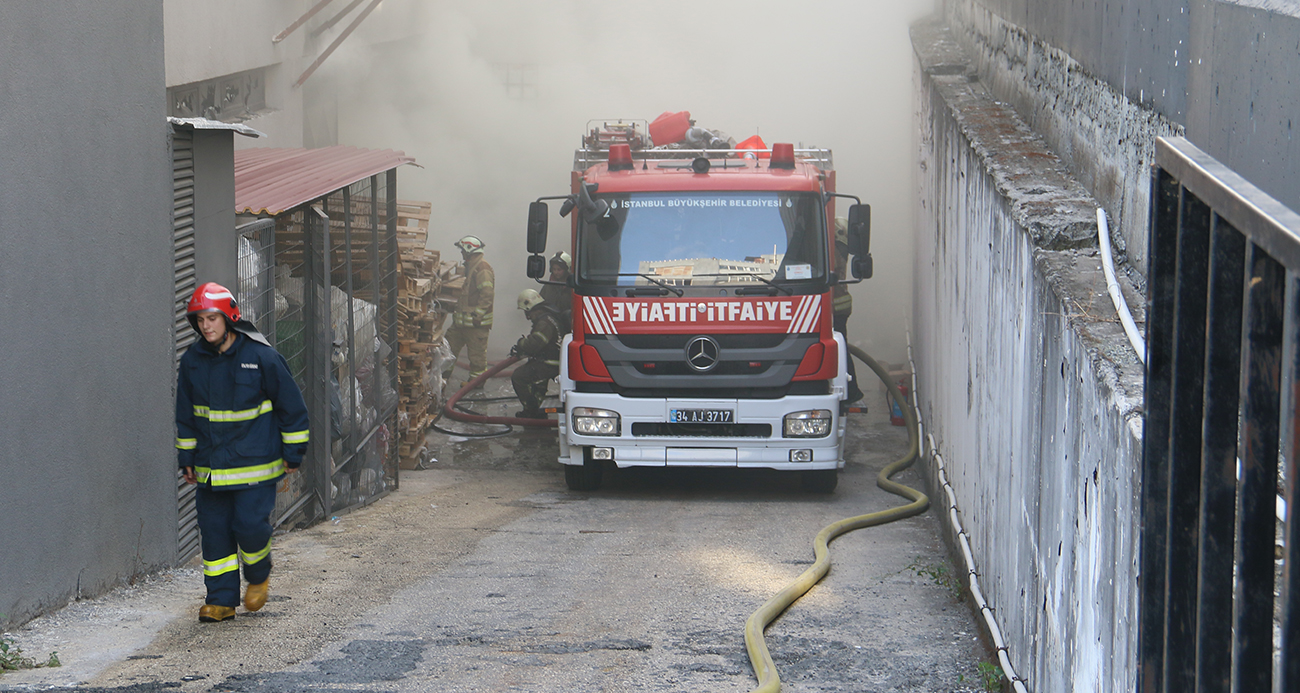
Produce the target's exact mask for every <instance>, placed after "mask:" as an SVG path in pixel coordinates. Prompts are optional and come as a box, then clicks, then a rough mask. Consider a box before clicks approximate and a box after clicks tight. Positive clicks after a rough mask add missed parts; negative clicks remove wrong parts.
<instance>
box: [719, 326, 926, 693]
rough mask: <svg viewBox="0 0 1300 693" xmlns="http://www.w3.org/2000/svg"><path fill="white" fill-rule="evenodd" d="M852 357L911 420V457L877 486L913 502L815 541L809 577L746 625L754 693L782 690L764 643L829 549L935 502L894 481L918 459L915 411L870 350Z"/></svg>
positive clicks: (837, 526) (834, 528) (821, 573)
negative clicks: (847, 535) (842, 539)
mask: <svg viewBox="0 0 1300 693" xmlns="http://www.w3.org/2000/svg"><path fill="white" fill-rule="evenodd" d="M849 353H850V354H852V355H853V356H856V357H857V358H858V360H859V361H862V362H863V363H865V364H867V365H868V366H870V367H871V370H873V371H875V372H876V375H877V376H879V377H880V380H881V382H883V383H885V388H886V389H887V390H889V395H890V396H891V397H893V398H894V401H895V402H897V403H898V406H899V408H900V409H902V410H903V416H904V417H905V419H906V421H907V440H908V449H907V454H906V455H904V456H903V457H901V458H899V460H898V461H897V462H894V463H892V464H890V465H889V466H887V467H885V468H884V469H882V470H880V474H879V475H877V476H876V485H877V486H879V487H880V488H882V489H884V490H886V491H888V492H890V493H892V494H894V495H898V496H902V497H904V498H909V499H911V501H912V502H911V503H908V504H907V505H900V506H898V507H896V508H890V509H888V510H881V511H880V512H874V513H868V514H866V515H858V516H857V517H846V518H844V519H843V520H840V521H838V522H832V523H831V524H829V525H826V526H825V527H823V528H822V531H820V532H818V533H817V537H816V538H814V539H813V554H814V555H815V556H816V559H817V560H815V561H813V564H812V566H811V567H809V568H808V569H807V570H805V571H803V574H802V575H800V576H799V577H797V578H795V579H794V581H793V582H791V583H790V584H788V585H786V586H785V587H784V588H783V589H782V590H781V591H780V592H777V593H776V596H774V597H772V598H771V599H769V600H767V603H766V604H764V605H763V606H761V607H759V609H758V611H755V612H754V613H753V614H751V615H750V617H749V619H748V620H746V621H745V648H746V649H747V650H749V663H750V665H752V666H753V667H754V674H755V675H756V676H757V677H758V688H755V689H754V690H753V692H752V693H777V691H780V690H781V677H780V676H779V675H778V674H777V673H776V665H775V664H774V663H773V662H772V655H771V654H769V653H768V651H767V642H766V641H765V640H764V639H763V630H764V629H766V628H767V626H768V624H770V623H771V622H772V621H774V620H776V617H777V616H780V615H781V612H783V611H785V610H786V609H787V608H788V607H789V606H790V605H791V604H793V603H794V602H795V601H796V600H798V599H799V597H802V596H803V595H804V594H806V593H807V592H808V590H810V589H812V588H813V585H816V584H817V583H818V582H819V581H820V580H821V579H822V578H823V577H825V576H826V572H827V571H828V570H830V567H831V563H830V559H829V553H830V552H829V549H828V548H827V545H828V544H830V541H831V540H832V539H834V538H835V537H838V536H839V535H841V534H844V533H845V532H851V531H853V530H855V529H862V528H863V527H874V526H876V525H883V524H886V523H888V522H893V521H895V520H901V519H903V518H906V517H912V516H913V515H920V514H921V513H923V512H925V510H926V508H929V507H930V499H929V497H927V496H926V495H925V494H924V493H921V492H920V491H917V490H916V489H914V488H910V487H908V486H904V485H902V484H900V483H898V482H896V481H892V480H890V478H889V477H891V476H893V475H895V474H897V473H898V472H900V471H902V470H904V469H907V468H908V467H910V466H911V465H912V463H913V462H915V461H916V458H917V455H918V451H919V441H918V435H917V430H916V429H917V426H916V414H915V413H914V412H913V411H912V408H911V407H909V406H908V405H907V402H906V401H904V400H903V395H902V393H901V392H899V390H898V386H897V385H896V384H894V383H891V382H889V373H888V371H886V370H885V369H884V368H882V367H881V365H880V364H879V363H877V362H876V360H875V359H873V358H871V356H870V355H868V354H867V352H865V351H863V350H861V349H859V348H857V347H855V346H850V347H849Z"/></svg>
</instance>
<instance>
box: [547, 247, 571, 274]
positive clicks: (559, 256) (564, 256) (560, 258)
mask: <svg viewBox="0 0 1300 693" xmlns="http://www.w3.org/2000/svg"><path fill="white" fill-rule="evenodd" d="M551 262H563V263H564V267H565V268H566V269H568V270H569V271H573V258H571V257H569V254H568V253H566V252H564V251H563V250H561V251H560V252H558V253H556V254H555V255H552V256H551Z"/></svg>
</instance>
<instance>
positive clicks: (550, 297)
mask: <svg viewBox="0 0 1300 693" xmlns="http://www.w3.org/2000/svg"><path fill="white" fill-rule="evenodd" d="M550 264H551V276H550V277H548V278H547V279H548V281H549V282H556V283H554V284H552V283H547V284H544V285H542V290H541V294H542V298H543V299H545V300H546V304H547V305H548V306H550V307H551V308H552V309H553V310H554V311H555V312H556V316H557V317H558V318H559V319H560V326H561V327H562V328H563V329H564V331H565V332H566V333H568V332H571V331H572V330H573V289H571V288H570V287H569V276H570V275H572V274H573V259H572V258H570V257H569V254H568V253H566V252H564V251H563V250H561V251H560V252H558V253H556V254H555V255H554V256H552V257H551V263H550Z"/></svg>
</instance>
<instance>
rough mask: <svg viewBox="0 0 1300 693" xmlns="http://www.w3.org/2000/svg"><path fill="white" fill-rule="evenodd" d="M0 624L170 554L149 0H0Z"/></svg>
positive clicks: (161, 143) (164, 244)
mask: <svg viewBox="0 0 1300 693" xmlns="http://www.w3.org/2000/svg"><path fill="white" fill-rule="evenodd" d="M0 65H4V70H5V78H4V80H3V82H0V159H2V160H3V161H4V165H3V166H0V306H3V309H0V315H3V319H2V320H0V344H3V345H4V352H5V353H4V358H3V359H0V383H3V386H0V441H3V444H0V627H5V626H8V625H12V624H14V623H18V622H22V621H24V620H26V619H27V618H29V617H31V616H33V615H35V614H37V613H38V612H40V611H42V610H45V609H49V608H53V607H57V606H60V605H62V604H63V603H65V602H67V601H68V600H69V599H73V598H76V597H78V596H91V595H94V594H96V593H99V592H102V591H104V590H106V589H108V588H109V587H112V586H114V585H116V584H118V583H120V582H122V581H124V580H128V579H130V578H132V577H133V576H136V575H140V574H143V573H146V572H149V571H151V570H155V569H158V568H161V567H164V566H167V565H169V564H170V563H171V562H172V561H173V560H174V559H175V556H176V471H175V469H176V462H175V450H174V447H173V446H174V435H173V418H174V415H173V412H172V404H171V402H172V389H173V387H174V385H173V382H174V375H173V373H174V369H173V365H172V359H173V354H172V336H171V331H172V330H171V324H172V282H173V279H172V247H171V232H170V228H171V216H170V215H171V163H170V157H169V152H168V143H167V133H168V125H167V121H166V119H165V115H166V114H165V111H164V106H165V93H164V85H163V16H162V2H161V0H94V1H93V2H92V1H91V0H81V1H72V0H58V1H55V0H50V1H47V2H6V3H0Z"/></svg>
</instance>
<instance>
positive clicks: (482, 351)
mask: <svg viewBox="0 0 1300 693" xmlns="http://www.w3.org/2000/svg"><path fill="white" fill-rule="evenodd" d="M491 330H492V328H491V327H470V326H467V325H452V326H451V329H448V330H447V347H448V348H449V349H451V366H449V367H447V368H444V369H443V371H442V374H443V377H444V378H450V377H451V371H452V368H455V366H456V356H457V355H459V354H460V350H461V347H464V348H465V353H466V357H468V358H469V377H470V380H473V379H474V378H475V377H477V376H479V375H481V374H482V373H483V372H484V371H486V370H487V368H488V366H487V344H488V332H490V331H491Z"/></svg>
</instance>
